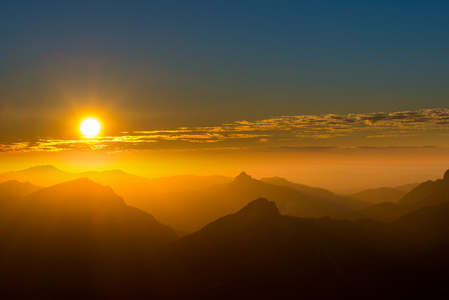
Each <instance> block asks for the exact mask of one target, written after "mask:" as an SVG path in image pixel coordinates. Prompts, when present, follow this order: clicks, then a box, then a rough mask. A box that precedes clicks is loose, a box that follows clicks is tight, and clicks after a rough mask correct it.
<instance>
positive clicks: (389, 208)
mask: <svg viewBox="0 0 449 300" xmlns="http://www.w3.org/2000/svg"><path fill="white" fill-rule="evenodd" d="M446 202H449V170H448V171H446V173H445V174H444V178H443V179H438V180H436V181H431V180H429V181H426V182H424V183H421V184H420V185H418V186H417V187H415V188H414V189H413V190H411V191H410V192H408V193H407V194H405V195H404V196H403V197H402V198H401V199H400V200H399V201H398V202H397V203H396V204H393V203H381V204H375V205H372V206H368V207H366V208H365V209H363V210H361V211H359V212H355V213H352V212H350V213H346V214H341V215H339V216H338V218H346V219H350V220H355V219H360V218H370V219H374V220H379V221H382V222H387V223H388V222H391V221H394V220H396V219H398V218H400V217H401V216H403V215H405V214H408V213H411V212H413V211H416V210H418V209H420V208H423V207H427V206H435V205H439V204H442V203H446Z"/></svg>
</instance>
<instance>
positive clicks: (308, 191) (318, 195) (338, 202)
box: [260, 177, 355, 208]
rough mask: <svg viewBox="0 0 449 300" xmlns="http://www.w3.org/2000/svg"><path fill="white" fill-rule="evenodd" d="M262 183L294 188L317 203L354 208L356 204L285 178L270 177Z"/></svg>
mask: <svg viewBox="0 0 449 300" xmlns="http://www.w3.org/2000/svg"><path fill="white" fill-rule="evenodd" d="M260 181H263V182H265V183H270V184H273V185H278V186H284V187H290V188H293V189H295V190H297V191H299V192H301V193H303V194H304V195H307V196H309V197H312V198H314V199H316V200H317V201H320V202H323V203H327V205H335V206H336V207H342V206H346V207H351V208H352V207H354V204H353V203H352V201H345V198H343V197H341V196H338V195H336V194H334V193H332V192H330V191H328V190H326V189H323V188H317V187H311V186H308V185H304V184H299V183H294V182H291V181H288V180H287V179H285V178H282V177H269V178H262V179H260ZM354 208H355V207H354Z"/></svg>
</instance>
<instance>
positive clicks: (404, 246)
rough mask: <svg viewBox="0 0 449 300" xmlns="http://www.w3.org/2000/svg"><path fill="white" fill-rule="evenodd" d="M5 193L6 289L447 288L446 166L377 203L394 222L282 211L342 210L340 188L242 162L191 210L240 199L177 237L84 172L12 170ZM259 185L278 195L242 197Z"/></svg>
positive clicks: (107, 295)
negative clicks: (43, 182) (46, 176)
mask: <svg viewBox="0 0 449 300" xmlns="http://www.w3.org/2000/svg"><path fill="white" fill-rule="evenodd" d="M213 180H216V179H213ZM213 180H212V181H213ZM270 181H271V182H273V183H274V182H276V183H277V185H275V184H272V183H268V182H270ZM257 190H259V192H257ZM0 193H2V195H3V196H2V197H0V265H1V268H0V298H2V299H150V298H151V299H230V298H232V299H298V298H305V299H311V298H314V299H424V298H425V299H436V298H441V299H445V298H447V296H449V288H448V285H447V278H448V277H449V259H448V258H447V252H448V251H449V197H448V195H449V171H448V172H447V173H446V174H445V175H444V178H443V179H441V180H437V181H429V182H425V183H423V184H421V185H419V186H418V187H416V188H415V189H413V190H412V191H411V192H409V193H407V194H406V195H405V196H403V197H402V198H401V200H399V201H398V202H397V203H396V204H394V203H390V204H376V205H375V206H372V207H379V206H382V205H383V206H385V207H384V208H383V209H384V210H385V211H388V210H389V209H390V208H388V207H390V206H393V207H400V208H401V209H404V211H405V208H406V210H408V212H407V213H404V211H401V212H402V213H403V214H402V215H400V216H396V217H397V218H396V219H395V220H394V221H393V222H391V223H390V224H384V223H380V222H377V221H374V220H366V219H364V220H358V221H348V220H333V219H331V218H329V217H321V218H299V217H294V216H287V215H284V214H283V212H282V211H283V209H296V210H295V213H298V214H299V213H302V212H301V210H305V211H307V212H308V213H315V212H319V213H325V212H327V211H328V210H331V209H335V211H337V210H338V209H339V208H340V206H338V205H335V201H337V200H340V199H343V201H344V200H345V199H344V198H343V197H341V198H340V197H339V196H335V195H334V194H332V193H329V192H328V191H326V190H322V189H319V188H312V187H307V186H302V185H296V184H293V183H289V182H286V181H285V180H283V179H279V178H271V179H263V180H256V179H253V178H251V177H250V176H249V175H247V174H246V173H242V174H240V175H239V176H237V177H236V178H235V179H234V180H233V181H232V182H229V183H221V184H217V185H210V186H209V190H208V193H209V195H215V196H217V195H220V193H221V198H210V199H212V200H210V201H213V202H212V203H211V205H210V206H208V207H206V208H201V207H199V208H198V211H199V212H202V213H207V212H208V210H211V209H212V208H213V207H214V205H221V206H222V207H220V209H219V210H217V211H211V213H218V212H219V211H222V210H223V209H224V208H225V209H228V210H231V209H233V208H234V207H237V206H239V205H240V207H239V208H237V209H235V210H234V211H232V212H231V213H228V214H226V215H225V216H223V215H222V216H220V217H218V218H216V219H215V220H214V221H212V222H210V223H209V224H208V225H206V226H204V227H203V228H201V229H200V230H198V231H196V232H194V233H192V234H190V235H188V236H185V237H183V238H179V235H177V233H176V232H175V231H174V230H173V229H171V228H170V227H168V226H166V225H163V224H161V223H160V222H158V221H157V220H156V219H155V218H154V217H153V216H152V215H150V214H149V213H146V212H143V211H141V210H139V209H137V208H134V207H131V206H129V205H127V204H126V203H125V202H124V200H123V198H121V197H120V196H118V195H117V194H115V192H114V191H113V190H112V189H111V188H110V187H108V186H104V185H100V184H98V183H95V182H93V181H92V180H90V179H87V178H80V179H75V180H72V181H69V182H64V183H60V184H57V185H54V186H50V187H45V188H40V187H37V186H33V185H31V184H30V183H18V182H14V181H9V182H6V183H3V184H0ZM258 193H260V194H269V195H270V196H272V197H273V198H276V197H282V198H279V199H276V201H269V200H267V199H266V198H263V197H262V198H259V199H257V200H254V201H249V202H247V203H245V204H242V203H244V202H246V199H247V197H252V196H254V195H255V194H258ZM217 197H218V196H217ZM226 197H228V198H226ZM224 199H227V201H224ZM199 203H200V204H202V205H203V204H204V202H199ZM223 203H225V204H223ZM282 207H283V208H282ZM309 209H310V210H309ZM344 209H345V208H344ZM209 217H210V216H209ZM204 220H205V219H204Z"/></svg>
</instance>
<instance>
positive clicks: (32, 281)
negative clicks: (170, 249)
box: [0, 178, 177, 299]
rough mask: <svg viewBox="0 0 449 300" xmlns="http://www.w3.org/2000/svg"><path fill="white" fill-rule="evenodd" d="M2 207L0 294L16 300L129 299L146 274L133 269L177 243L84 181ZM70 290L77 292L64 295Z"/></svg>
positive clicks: (105, 191)
mask: <svg viewBox="0 0 449 300" xmlns="http://www.w3.org/2000/svg"><path fill="white" fill-rule="evenodd" d="M5 202H7V204H5V205H4V206H3V209H2V210H1V212H0V245H1V246H0V264H1V265H2V268H1V270H0V282H1V287H2V293H3V292H4V293H6V295H8V294H10V295H16V294H15V289H18V288H20V290H21V291H22V293H23V294H24V295H23V298H24V299H26V298H31V297H34V296H33V295H34V294H38V295H40V297H41V298H52V299H55V298H60V299H62V298H64V299H81V298H84V296H83V294H84V293H89V294H92V295H96V296H95V297H98V298H110V299H120V298H121V299H123V298H125V297H126V298H128V297H127V296H126V295H128V294H129V296H130V298H131V299H132V298H133V292H132V291H133V289H134V287H136V285H140V284H142V283H141V282H140V280H141V278H140V277H141V276H144V274H146V272H148V271H149V270H146V269H142V267H141V266H145V265H148V262H149V258H148V257H149V256H151V253H154V251H156V249H157V248H159V247H161V246H162V245H164V244H167V243H169V242H170V241H173V240H175V239H176V238H177V237H176V233H175V232H174V230H173V229H171V228H170V227H168V226H165V225H162V224H161V223H159V222H158V221H156V219H155V218H154V217H153V216H151V215H149V214H147V213H145V212H143V211H141V210H139V209H136V208H133V207H129V206H127V205H126V204H125V202H124V201H123V199H122V198H121V197H119V196H117V195H116V194H115V193H114V192H113V191H112V189H111V188H110V187H106V186H101V185H99V184H97V183H94V182H92V181H90V180H89V179H87V178H84V179H78V180H75V181H71V182H66V183H61V184H58V185H55V186H52V187H48V188H43V189H41V190H39V191H37V192H35V193H33V194H30V195H28V196H24V197H15V198H11V199H9V201H5ZM140 272H144V273H143V274H141V273H140ZM17 276H20V277H21V278H17ZM72 286H79V287H80V289H79V290H75V291H72V292H69V291H71V290H72ZM83 289H87V291H86V290H83ZM139 290H140V292H142V291H143V290H142V288H139ZM140 292H139V293H140ZM78 293H80V294H78ZM2 295H5V294H2Z"/></svg>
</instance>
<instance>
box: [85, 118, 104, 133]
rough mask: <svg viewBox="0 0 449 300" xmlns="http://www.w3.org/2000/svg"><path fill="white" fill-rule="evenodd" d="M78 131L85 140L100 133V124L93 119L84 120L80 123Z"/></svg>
mask: <svg viewBox="0 0 449 300" xmlns="http://www.w3.org/2000/svg"><path fill="white" fill-rule="evenodd" d="M80 131H81V133H82V135H84V136H85V137H87V138H93V137H96V136H97V135H98V134H99V133H100V131H101V123H100V121H98V120H97V119H95V118H86V119H84V120H83V121H82V122H81V125H80Z"/></svg>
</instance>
